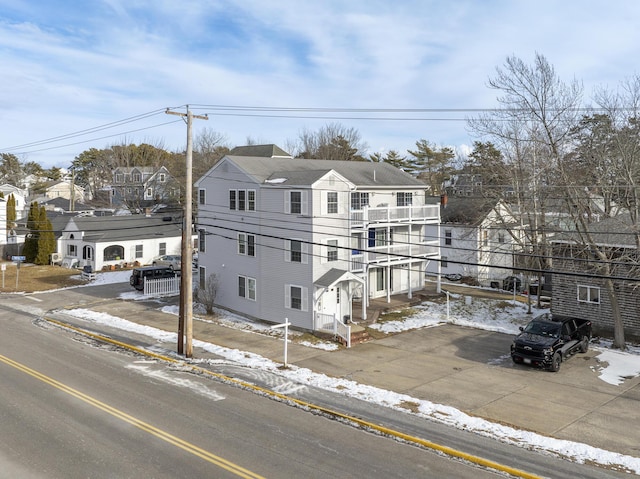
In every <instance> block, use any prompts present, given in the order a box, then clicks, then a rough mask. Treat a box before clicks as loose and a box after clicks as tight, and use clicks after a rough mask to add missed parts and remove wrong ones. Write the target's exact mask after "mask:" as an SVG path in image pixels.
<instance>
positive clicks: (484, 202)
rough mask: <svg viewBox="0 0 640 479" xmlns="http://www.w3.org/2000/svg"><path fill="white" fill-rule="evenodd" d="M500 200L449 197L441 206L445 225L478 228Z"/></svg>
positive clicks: (441, 215) (442, 220)
mask: <svg viewBox="0 0 640 479" xmlns="http://www.w3.org/2000/svg"><path fill="white" fill-rule="evenodd" d="M497 203H498V200H496V199H490V198H477V197H467V196H449V197H448V198H447V199H446V201H444V202H443V203H442V204H441V206H440V219H441V222H442V223H443V224H444V223H457V224H461V225H468V226H477V225H479V224H480V223H482V221H483V220H484V219H485V218H486V217H487V215H488V214H489V213H490V212H491V211H492V210H493V209H494V208H495V207H496V205H497Z"/></svg>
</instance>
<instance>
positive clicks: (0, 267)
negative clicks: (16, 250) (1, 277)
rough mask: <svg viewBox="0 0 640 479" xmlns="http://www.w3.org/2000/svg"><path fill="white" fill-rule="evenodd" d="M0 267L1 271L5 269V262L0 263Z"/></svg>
mask: <svg viewBox="0 0 640 479" xmlns="http://www.w3.org/2000/svg"><path fill="white" fill-rule="evenodd" d="M0 269H1V270H2V271H6V270H7V263H2V264H0Z"/></svg>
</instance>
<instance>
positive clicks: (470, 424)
mask: <svg viewBox="0 0 640 479" xmlns="http://www.w3.org/2000/svg"><path fill="white" fill-rule="evenodd" d="M123 273H124V272H123ZM105 275H109V276H102V274H98V278H97V279H96V281H95V282H94V283H92V284H105V283H106V282H122V281H128V275H126V277H125V279H124V280H123V279H122V276H119V275H118V273H105ZM123 276H124V275H123ZM136 295H137V296H136ZM123 296H126V297H130V298H133V297H139V296H141V295H140V294H139V293H133V294H132V295H129V293H126V294H125V295H123ZM527 309H528V307H527V305H526V304H522V303H519V302H514V301H497V300H486V299H479V298H472V299H471V300H470V301H469V300H467V299H466V298H464V297H462V296H454V295H450V301H449V304H448V306H447V302H446V301H443V302H442V303H432V302H425V303H423V304H422V305H421V306H419V307H417V308H415V314H412V315H410V316H408V317H406V318H405V319H402V320H397V321H388V322H384V321H383V322H380V323H378V324H377V325H375V327H376V328H377V329H379V330H380V331H385V332H389V333H395V332H400V331H406V330H410V329H416V328H424V327H437V326H438V325H441V324H446V323H451V324H457V325H463V326H469V327H475V328H481V329H485V330H490V331H499V332H503V333H507V334H516V333H517V332H518V331H519V329H518V328H519V326H521V325H524V324H526V323H527V322H528V321H529V320H530V319H531V318H532V316H535V315H537V314H541V313H543V312H545V310H534V314H533V315H531V314H527ZM164 310H165V311H166V312H168V313H170V314H176V311H175V309H174V308H165V309H164ZM65 312H66V313H67V314H71V315H73V316H76V317H80V318H83V319H86V320H88V321H95V322H98V323H102V324H107V325H110V326H112V327H115V328H119V329H122V330H126V331H131V332H136V333H140V334H144V335H147V336H150V337H152V338H154V339H156V340H158V341H164V342H169V343H172V344H173V343H175V341H176V339H177V337H176V333H170V332H166V331H161V330H159V329H156V328H152V327H149V326H142V325H139V324H136V323H133V322H131V321H127V320H125V319H122V318H118V317H114V316H111V315H108V314H105V313H96V312H94V311H90V310H87V309H72V310H67V311H65ZM219 314H222V315H224V316H223V318H222V319H221V321H222V322H223V323H224V324H225V325H227V326H229V327H240V328H242V329H245V330H249V331H251V332H255V333H262V334H264V333H265V332H266V328H265V327H264V326H263V325H257V324H255V323H253V322H251V321H250V320H247V319H244V318H241V317H239V316H234V315H230V314H224V313H223V312H222V311H219ZM268 329H269V334H273V331H274V330H272V329H270V328H268ZM193 346H194V347H198V348H202V349H204V350H206V351H208V352H211V353H213V354H216V355H218V356H221V357H223V358H225V359H227V360H230V361H234V362H237V363H240V364H243V365H245V366H248V367H252V368H259V369H263V370H268V371H270V372H272V373H274V374H279V375H282V376H284V377H286V378H288V379H290V380H292V381H296V382H298V383H301V384H308V385H313V386H315V387H319V388H323V389H326V390H331V391H333V392H335V393H339V394H343V395H347V396H351V397H356V398H358V399H363V400H366V401H369V402H372V403H376V404H381V405H384V406H387V407H391V408H394V409H397V410H401V411H403V412H407V410H406V409H405V408H403V407H402V404H406V403H408V402H410V403H416V404H418V405H419V409H418V411H419V412H418V413H417V414H419V415H421V416H424V417H428V418H431V419H433V420H437V421H439V422H442V423H446V424H449V425H451V426H454V427H457V428H460V429H464V430H468V431H474V432H476V433H478V434H482V435H484V436H488V437H493V438H496V439H499V440H501V441H504V442H507V443H511V444H516V445H519V446H523V447H528V448H532V449H537V450H542V451H547V452H551V453H555V454H557V455H559V456H565V457H566V456H568V457H570V458H571V459H573V460H574V461H577V462H582V463H585V462H595V463H598V464H603V465H612V466H616V467H623V468H626V469H627V470H628V471H631V472H633V473H636V474H640V458H636V457H632V456H626V455H622V454H618V453H614V452H610V451H606V450H603V449H599V448H595V447H592V446H589V445H586V444H581V443H576V442H571V441H565V440H559V439H554V438H549V437H545V436H542V435H539V434H535V433H532V432H529V431H521V430H518V429H514V428H511V427H507V426H503V425H501V424H496V423H492V422H490V421H487V420H484V419H481V418H477V417H472V416H469V415H467V414H465V413H464V412H462V411H459V410H457V409H455V408H452V407H449V406H445V405H442V404H435V403H432V402H430V401H426V400H420V399H416V398H412V397H410V396H407V395H405V394H400V393H396V392H393V391H387V390H383V389H380V388H375V387H372V386H368V385H364V384H359V383H357V382H354V381H350V380H347V379H343V378H332V377H329V376H326V375H324V374H318V373H314V372H313V371H311V370H309V369H306V368H299V367H296V366H295V365H293V366H291V367H289V368H288V369H280V366H281V365H280V364H278V363H275V362H273V361H271V360H270V359H267V358H264V357H262V356H259V355H257V354H254V353H251V352H246V351H240V350H237V349H230V348H224V347H221V346H217V345H215V344H211V343H205V342H203V341H199V340H194V341H193ZM609 346H610V343H608V342H606V341H603V340H601V341H600V345H598V346H594V349H595V350H597V351H599V352H600V353H599V355H598V356H597V359H598V361H600V363H601V365H602V367H601V368H600V371H599V372H600V378H601V379H602V380H604V381H606V382H608V383H610V384H614V385H619V384H621V383H622V382H623V381H624V380H626V379H629V378H632V377H636V376H638V375H639V374H640V347H637V346H632V347H630V348H629V350H628V351H626V352H621V351H615V350H612V349H610V347H609Z"/></svg>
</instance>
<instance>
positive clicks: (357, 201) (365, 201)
mask: <svg viewBox="0 0 640 479" xmlns="http://www.w3.org/2000/svg"><path fill="white" fill-rule="evenodd" d="M365 206H369V193H361V192H359V191H358V192H355V193H351V209H352V210H355V211H357V210H361V209H363V208H364V207H365Z"/></svg>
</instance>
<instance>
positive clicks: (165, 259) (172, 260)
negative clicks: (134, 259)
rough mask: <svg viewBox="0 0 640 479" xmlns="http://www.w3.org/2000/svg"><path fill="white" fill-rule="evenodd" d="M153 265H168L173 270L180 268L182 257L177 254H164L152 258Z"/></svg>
mask: <svg viewBox="0 0 640 479" xmlns="http://www.w3.org/2000/svg"><path fill="white" fill-rule="evenodd" d="M152 264H153V266H169V267H170V268H171V269H172V270H174V271H179V270H180V269H181V268H182V258H181V256H180V255H177V254H165V255H163V256H158V257H157V258H156V259H154V260H153V263H152Z"/></svg>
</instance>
